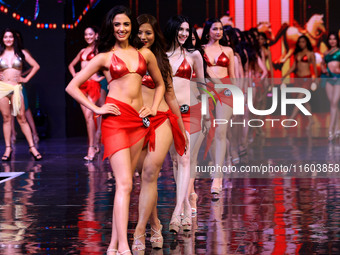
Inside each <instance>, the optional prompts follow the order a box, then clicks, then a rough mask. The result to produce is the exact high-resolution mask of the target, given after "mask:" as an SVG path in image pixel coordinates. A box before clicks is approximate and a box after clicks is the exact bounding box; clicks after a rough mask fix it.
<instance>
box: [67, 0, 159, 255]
mask: <svg viewBox="0 0 340 255" xmlns="http://www.w3.org/2000/svg"><path fill="white" fill-rule="evenodd" d="M137 32H138V27H137V23H136V22H135V20H134V19H133V18H132V14H131V11H130V10H129V9H128V8H126V7H124V6H116V7H114V8H112V9H111V10H110V11H109V12H108V13H107V15H106V17H105V20H104V23H103V26H102V29H101V33H100V35H99V43H98V52H99V54H98V55H96V56H95V57H94V58H93V59H92V60H91V61H90V62H89V63H88V64H87V65H86V67H85V68H84V69H82V70H81V71H80V73H78V74H77V75H76V76H75V77H74V78H73V80H72V81H71V82H70V84H69V85H68V87H67V88H66V91H67V92H68V93H69V94H70V95H71V96H72V97H73V98H74V99H76V100H77V101H78V102H79V103H81V104H82V105H84V106H85V107H87V108H89V109H90V110H91V111H93V112H95V113H96V114H99V115H103V120H102V142H103V144H104V158H106V157H108V158H109V161H110V165H111V167H112V170H113V173H114V176H115V180H116V191H115V198H114V207H113V224H112V232H113V233H112V238H111V242H110V245H109V248H108V251H107V252H108V254H110V255H111V254H116V253H117V252H118V254H131V251H130V250H129V245H128V240H127V225H128V218H129V204H130V193H131V190H132V185H133V173H134V170H135V168H136V165H137V160H138V158H139V156H140V153H141V151H142V147H143V145H144V144H146V143H147V142H149V147H150V148H151V149H154V148H155V143H154V142H155V141H154V137H155V134H154V129H153V128H152V124H150V119H149V118H147V116H155V115H156V113H157V110H158V107H159V105H160V102H161V101H162V98H163V96H164V91H165V86H164V81H163V79H162V74H161V72H160V71H159V68H158V65H157V60H156V58H155V56H154V55H153V53H152V52H151V51H150V50H149V49H147V48H141V49H140V50H137V49H136V48H135V47H137V48H140V47H141V46H142V43H141V41H140V39H139V38H138V37H137ZM98 71H101V72H103V74H104V75H105V77H106V79H107V81H108V89H109V93H108V97H107V99H106V103H105V104H104V105H103V106H102V107H98V106H96V105H95V104H94V103H93V102H92V101H91V100H89V99H88V98H87V97H86V96H85V95H84V94H83V93H82V91H81V90H80V89H79V87H80V86H81V84H83V83H84V82H85V81H86V80H88V79H89V78H90V77H91V76H92V75H93V74H95V73H96V72H98ZM146 71H148V72H149V74H150V76H151V77H152V80H153V81H154V83H155V96H154V98H153V102H152V104H151V108H150V107H148V106H145V105H144V104H143V98H142V91H141V84H142V78H143V76H144V75H145V74H146ZM145 137H147V139H146V138H145ZM117 244H118V245H117Z"/></svg>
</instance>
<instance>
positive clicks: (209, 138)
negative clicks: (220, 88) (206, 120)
mask: <svg viewBox="0 0 340 255" xmlns="http://www.w3.org/2000/svg"><path fill="white" fill-rule="evenodd" d="M214 109H215V107H214V102H213V100H212V98H209V114H210V121H211V127H210V129H209V132H208V135H207V146H206V147H205V151H204V156H203V159H205V158H206V157H207V155H208V151H209V149H210V146H211V144H212V141H213V140H214V137H215V129H216V127H214V126H213V123H214V119H215V118H214V114H213V110H214Z"/></svg>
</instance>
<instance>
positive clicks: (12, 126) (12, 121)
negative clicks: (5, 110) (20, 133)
mask: <svg viewBox="0 0 340 255" xmlns="http://www.w3.org/2000/svg"><path fill="white" fill-rule="evenodd" d="M16 140H17V132H16V131H15V119H14V116H11V144H13V143H15V142H16Z"/></svg>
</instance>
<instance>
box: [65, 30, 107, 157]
mask: <svg viewBox="0 0 340 255" xmlns="http://www.w3.org/2000/svg"><path fill="white" fill-rule="evenodd" d="M84 38H85V41H86V43H87V44H88V45H87V47H86V48H84V49H81V50H80V51H79V53H78V54H77V56H76V57H75V58H74V59H73V60H72V62H71V63H70V64H69V66H68V70H69V71H70V73H71V74H72V76H73V77H75V76H76V75H77V73H76V71H75V69H74V67H75V66H76V65H77V64H78V62H80V66H81V69H83V68H85V67H86V65H87V64H88V63H89V61H90V60H91V59H92V58H94V56H95V55H96V54H97V49H96V46H95V44H96V40H97V39H98V30H97V29H96V27H87V28H86V29H85V31H84ZM100 80H101V78H100V77H99V76H98V75H97V74H94V75H92V76H91V77H90V78H89V79H88V80H87V81H85V82H84V84H82V85H81V86H80V90H81V91H82V92H83V93H84V95H85V96H86V97H87V98H88V99H89V100H91V101H92V102H93V103H97V101H98V99H99V98H100V87H101V85H100V83H99V81H100ZM80 108H81V110H82V111H83V114H84V117H85V121H86V128H87V135H88V138H89V148H88V151H87V155H86V156H85V157H84V159H85V160H88V161H93V159H94V157H95V156H96V154H97V152H98V151H99V148H98V147H97V145H98V142H99V141H95V133H96V125H95V120H94V118H93V112H92V111H91V110H90V109H88V108H86V107H85V106H83V105H80Z"/></svg>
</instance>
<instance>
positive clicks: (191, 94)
mask: <svg viewBox="0 0 340 255" xmlns="http://www.w3.org/2000/svg"><path fill="white" fill-rule="evenodd" d="M164 35H165V38H166V40H167V42H168V43H169V45H168V49H167V55H168V58H169V61H170V65H171V67H172V74H173V88H174V91H175V94H176V97H177V101H178V104H179V105H180V110H181V114H182V119H183V122H184V126H185V130H186V132H187V136H188V137H189V144H190V148H191V149H190V153H186V154H184V155H183V156H180V155H178V154H177V153H176V152H174V151H173V150H170V153H171V158H172V160H173V162H174V163H173V169H174V177H175V180H176V206H175V209H174V212H173V214H172V217H171V221H170V226H169V229H170V231H173V232H178V231H179V229H180V228H181V227H182V228H183V230H185V231H190V230H191V227H192V219H191V214H192V211H191V205H190V202H189V192H190V188H189V183H190V172H191V171H190V170H191V169H190V167H191V166H194V164H195V163H196V158H194V156H193V154H192V153H193V148H194V147H195V146H196V145H197V141H198V138H199V136H200V131H201V104H200V103H199V101H198V99H197V98H198V97H199V95H200V92H199V90H198V88H197V84H196V83H195V82H191V81H190V79H191V78H192V73H193V72H195V73H196V77H197V78H198V79H199V78H203V77H204V70H203V59H202V56H201V54H200V53H199V52H198V51H197V50H191V49H192V48H193V46H192V29H191V26H190V24H189V20H188V19H187V18H186V17H184V16H180V15H178V16H174V17H171V18H170V19H169V20H168V22H167V25H166V28H165V33H164ZM198 146H199V145H198ZM182 213H183V215H184V216H183V218H182V217H181V214H182Z"/></svg>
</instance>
